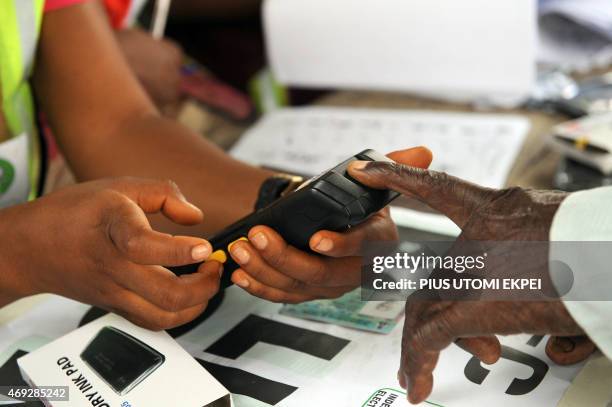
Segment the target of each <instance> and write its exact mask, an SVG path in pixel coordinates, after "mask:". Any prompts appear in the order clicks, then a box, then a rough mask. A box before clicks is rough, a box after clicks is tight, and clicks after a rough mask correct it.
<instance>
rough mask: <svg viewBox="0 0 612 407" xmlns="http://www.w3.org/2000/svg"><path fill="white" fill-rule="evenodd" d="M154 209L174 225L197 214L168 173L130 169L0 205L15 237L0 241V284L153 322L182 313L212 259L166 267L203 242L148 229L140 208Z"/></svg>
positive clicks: (212, 288) (200, 302)
mask: <svg viewBox="0 0 612 407" xmlns="http://www.w3.org/2000/svg"><path fill="white" fill-rule="evenodd" d="M157 212H161V213H163V214H164V215H165V216H166V217H168V218H169V219H171V220H172V221H174V222H176V223H179V224H183V225H192V224H197V223H200V222H201V221H202V213H201V211H200V210H199V209H198V208H196V207H194V206H193V205H191V204H190V203H188V202H187V201H186V200H185V198H184V197H183V195H182V194H181V193H180V191H179V190H178V188H177V187H176V185H174V184H173V183H171V182H160V181H149V180H138V179H133V178H121V179H115V180H103V181H96V182H89V183H84V184H78V185H75V186H73V187H70V188H66V189H63V190H60V191H58V192H55V193H52V194H50V195H47V196H45V197H43V198H40V199H38V200H36V201H33V202H30V203H28V204H25V205H18V206H15V207H11V208H9V209H6V210H4V211H0V229H1V230H2V232H1V233H2V234H3V235H4V236H11V237H12V239H14V241H15V242H19V244H15V245H12V246H11V247H7V246H5V247H3V248H1V249H0V251H1V252H2V256H1V258H2V262H8V264H6V263H3V264H5V265H6V266H7V267H5V268H4V270H8V276H7V275H6V274H5V275H4V276H5V277H7V278H5V279H3V281H2V283H1V284H0V286H4V287H0V291H2V288H4V289H6V290H7V291H13V292H16V293H19V294H20V295H21V296H26V295H33V294H37V293H46V292H49V293H54V294H58V295H62V296H65V297H69V298H73V299H75V300H78V301H81V302H85V303H89V304H92V305H96V306H98V307H101V308H104V309H107V310H109V311H113V312H116V313H118V314H120V315H122V316H124V317H126V318H127V319H129V320H131V321H132V322H134V323H136V324H138V325H141V326H144V327H147V328H150V329H154V330H160V329H167V328H172V327H176V326H179V325H182V324H184V323H187V322H189V321H191V320H192V319H194V318H195V317H197V316H198V315H199V314H200V313H201V312H202V311H203V310H204V309H205V308H206V305H207V303H208V300H209V299H210V298H211V297H212V296H213V295H214V294H215V293H216V292H217V291H218V288H219V280H220V273H221V265H220V264H219V263H216V262H209V263H204V264H202V265H201V266H200V268H199V269H198V272H197V273H195V274H192V275H186V276H181V277H177V276H175V275H174V274H173V273H172V272H170V271H169V270H168V269H166V268H165V267H164V266H178V265H185V264H191V263H194V262H201V261H203V260H205V259H206V258H208V256H209V254H210V253H211V250H212V248H211V246H210V244H209V243H208V242H207V241H206V240H203V239H199V238H195V237H186V236H171V235H167V234H164V233H159V232H156V231H154V230H152V229H151V226H150V225H149V222H148V220H147V217H146V214H152V213H157ZM11 271H12V272H13V273H14V274H11Z"/></svg>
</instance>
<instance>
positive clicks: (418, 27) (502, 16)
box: [264, 0, 537, 103]
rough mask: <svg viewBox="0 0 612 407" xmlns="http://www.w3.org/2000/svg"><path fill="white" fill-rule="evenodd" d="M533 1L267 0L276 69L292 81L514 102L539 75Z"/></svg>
mask: <svg viewBox="0 0 612 407" xmlns="http://www.w3.org/2000/svg"><path fill="white" fill-rule="evenodd" d="M536 10H537V8H536V4H535V1H534V0H495V1H490V0H462V1H456V0H436V1H431V0H376V1H372V0H267V1H266V2H265V3H264V24H265V34H266V42H267V44H266V45H267V50H268V55H269V58H270V63H271V67H272V70H273V72H274V74H275V76H276V78H277V79H278V80H279V81H280V82H281V83H285V84H288V85H291V86H295V87H316V88H349V89H377V90H379V89H382V90H392V91H409V92H418V93H422V94H427V95H435V96H440V97H444V98H449V99H453V100H468V101H471V100H474V99H486V100H491V99H495V100H496V101H497V102H498V103H503V102H502V101H507V102H508V103H515V102H516V101H519V100H521V99H523V98H524V97H526V96H528V94H529V92H530V91H531V88H532V86H533V84H534V82H535V60H536V38H537V34H536Z"/></svg>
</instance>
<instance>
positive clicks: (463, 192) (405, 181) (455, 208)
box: [348, 161, 492, 228]
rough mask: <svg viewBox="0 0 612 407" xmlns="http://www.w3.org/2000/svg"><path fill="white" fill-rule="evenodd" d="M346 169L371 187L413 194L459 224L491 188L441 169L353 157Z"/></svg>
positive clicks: (477, 205) (486, 195)
mask: <svg viewBox="0 0 612 407" xmlns="http://www.w3.org/2000/svg"><path fill="white" fill-rule="evenodd" d="M348 172H349V174H350V175H351V176H352V177H353V178H355V179H356V180H357V181H359V182H362V183H364V184H365V185H368V186H370V187H373V188H379V189H392V190H394V191H397V192H399V193H401V194H404V195H408V196H413V197H416V198H417V199H419V200H420V201H423V202H424V203H425V204H427V205H428V206H429V207H431V208H433V209H435V210H437V211H438V212H441V213H442V214H444V215H446V216H448V217H449V218H450V219H451V220H452V221H453V222H455V224H457V226H459V227H460V228H463V226H464V225H465V224H466V223H467V221H468V219H469V217H470V216H471V214H472V212H473V211H474V210H475V209H476V208H478V207H479V206H480V205H481V204H482V203H483V201H485V200H486V199H487V198H488V196H489V194H490V192H491V191H492V190H491V189H489V188H483V187H480V186H478V185H475V184H472V183H470V182H467V181H463V180H461V179H459V178H456V177H453V176H450V175H447V174H446V173H443V172H437V171H428V170H423V169H420V168H414V167H409V166H407V165H402V164H398V163H389V162H379V161H377V162H369V161H355V162H353V163H351V164H350V165H349V168H348Z"/></svg>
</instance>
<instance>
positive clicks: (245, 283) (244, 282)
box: [236, 279, 251, 288]
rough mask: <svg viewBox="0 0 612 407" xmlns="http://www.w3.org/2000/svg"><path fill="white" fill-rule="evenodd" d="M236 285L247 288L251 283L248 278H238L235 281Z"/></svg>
mask: <svg viewBox="0 0 612 407" xmlns="http://www.w3.org/2000/svg"><path fill="white" fill-rule="evenodd" d="M236 285H238V286H240V287H242V288H247V287H248V286H249V285H251V283H249V280H246V279H240V280H238V281H236Z"/></svg>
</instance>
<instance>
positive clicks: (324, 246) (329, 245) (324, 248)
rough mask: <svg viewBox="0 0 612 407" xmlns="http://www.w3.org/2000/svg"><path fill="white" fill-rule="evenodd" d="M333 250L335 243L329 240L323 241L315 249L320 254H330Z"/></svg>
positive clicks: (324, 239)
mask: <svg viewBox="0 0 612 407" xmlns="http://www.w3.org/2000/svg"><path fill="white" fill-rule="evenodd" d="M333 248H334V242H332V241H331V240H330V239H327V238H323V239H321V241H320V242H319V244H317V245H316V247H315V249H317V251H318V252H328V251H330V250H331V249H333Z"/></svg>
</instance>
